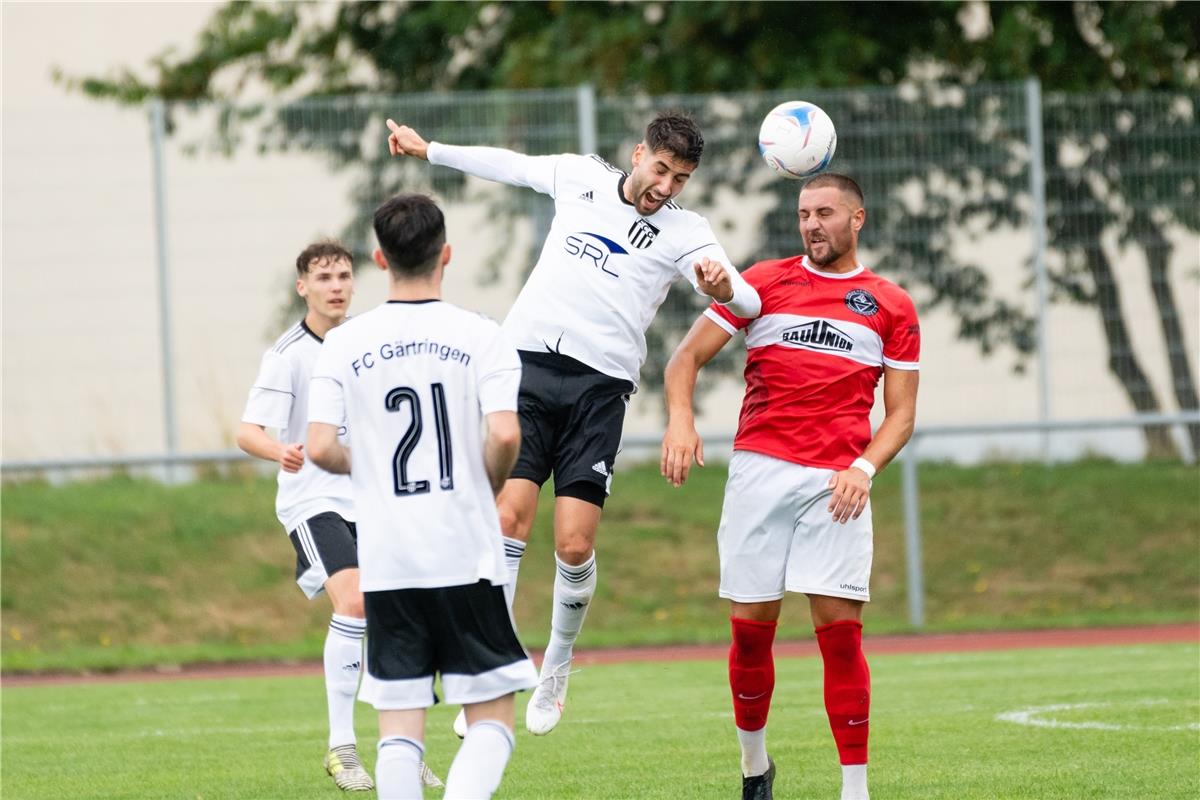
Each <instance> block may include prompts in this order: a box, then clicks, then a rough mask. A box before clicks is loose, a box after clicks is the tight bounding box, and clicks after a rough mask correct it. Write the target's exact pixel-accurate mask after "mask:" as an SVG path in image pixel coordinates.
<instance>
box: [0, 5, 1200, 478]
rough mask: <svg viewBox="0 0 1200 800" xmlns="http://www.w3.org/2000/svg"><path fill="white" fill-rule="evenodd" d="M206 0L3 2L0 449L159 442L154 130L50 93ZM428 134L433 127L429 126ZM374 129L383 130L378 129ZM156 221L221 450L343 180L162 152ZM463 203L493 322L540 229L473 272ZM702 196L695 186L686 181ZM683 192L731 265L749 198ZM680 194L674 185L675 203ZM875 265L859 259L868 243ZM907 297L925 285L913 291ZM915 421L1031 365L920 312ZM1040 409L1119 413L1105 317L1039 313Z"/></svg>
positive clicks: (1193, 262)
mask: <svg viewBox="0 0 1200 800" xmlns="http://www.w3.org/2000/svg"><path fill="white" fill-rule="evenodd" d="M212 10H213V6H210V5H204V4H188V3H178V4H166V3H162V4H33V3H29V4H11V3H6V4H4V5H3V6H2V15H3V16H2V32H3V417H2V422H3V438H2V448H3V459H4V460H5V461H14V460H25V459H51V458H69V457H75V456H91V455H107V454H141V453H158V452H162V451H163V449H164V446H165V437H164V421H163V410H162V409H163V401H162V372H161V363H160V350H159V318H158V311H159V306H158V278H157V266H156V255H155V225H154V215H153V208H154V205H153V203H154V199H153V192H152V189H153V176H152V171H151V165H152V160H151V150H150V135H149V127H148V123H147V115H146V112H145V111H143V110H130V109H116V108H113V107H111V106H109V105H102V104H98V103H94V102H90V101H87V100H84V99H82V98H80V97H79V96H77V95H71V94H67V93H65V92H64V91H63V90H62V89H60V88H59V87H56V86H55V85H53V83H52V81H51V79H50V71H51V68H52V67H53V66H56V65H57V66H60V67H62V68H63V69H64V70H65V71H66V72H68V73H73V74H85V73H87V74H90V73H96V72H102V71H106V70H108V69H109V68H111V67H113V66H115V65H118V64H142V63H145V62H146V60H147V59H148V58H149V57H151V56H152V55H154V54H156V53H158V52H160V51H162V50H163V49H164V48H165V47H167V46H175V47H178V48H180V49H183V50H186V49H187V47H188V46H189V44H190V42H191V41H192V39H193V38H194V36H195V33H196V32H197V31H198V30H199V28H200V26H201V25H202V23H203V22H204V21H205V20H206V19H207V17H208V16H209V14H210V13H211V12H212ZM431 133H432V132H431ZM383 137H384V134H383V132H380V141H381V144H382V141H383ZM166 174H167V187H168V198H167V200H168V234H169V251H168V253H169V261H170V280H171V295H170V298H171V308H172V316H171V321H172V330H173V335H174V351H173V352H174V363H175V374H176V403H177V415H178V421H179V447H180V449H181V450H183V451H201V450H204V451H208V450H223V449H227V448H231V447H232V446H233V431H234V428H235V426H236V423H237V421H238V419H239V418H240V414H241V410H242V405H243V403H244V400H245V393H246V389H247V387H248V385H249V383H250V381H251V380H252V378H253V377H254V374H255V370H256V368H257V365H258V360H259V357H260V355H261V353H262V350H263V349H264V348H265V347H266V346H267V345H268V344H269V343H270V341H271V340H273V339H274V337H275V335H276V334H277V333H278V331H279V330H280V329H281V326H282V325H284V324H285V323H284V322H283V320H282V319H281V317H280V316H279V309H280V307H281V304H282V302H283V299H284V297H285V293H286V292H287V291H288V289H287V287H288V286H289V285H290V284H291V283H292V281H293V269H292V261H293V259H294V257H295V254H296V253H297V252H298V251H299V250H300V249H301V248H302V247H303V246H304V244H305V243H307V242H308V241H310V240H312V239H313V238H316V237H318V236H322V235H330V234H334V233H336V232H337V230H338V229H339V228H340V227H341V225H342V224H343V223H344V221H345V220H346V219H347V218H348V216H349V214H350V213H351V206H350V203H349V202H348V200H347V198H348V196H349V188H350V180H351V179H350V178H349V177H347V176H344V175H343V176H338V175H336V174H333V173H332V172H331V171H330V170H329V169H328V168H327V165H326V164H325V163H324V162H322V161H321V160H320V159H319V158H317V157H312V156H303V155H289V156H283V155H271V156H268V157H266V158H253V159H249V158H239V159H236V160H229V159H224V158H220V157H217V156H211V155H201V156H198V157H194V158H189V157H184V155H183V154H182V153H181V152H180V151H179V148H178V146H177V144H172V145H171V147H169V148H168V151H167V166H166ZM470 188H471V190H470V192H469V193H468V194H469V196H470V197H473V198H476V199H475V200H474V201H473V202H462V203H455V204H453V205H450V206H449V207H448V209H447V221H448V225H449V233H450V236H451V239H452V241H453V243H454V245H455V259H454V262H453V263H452V265H451V269H450V270H449V272H448V274H447V284H446V292H445V293H446V297H447V299H450V300H452V301H454V302H457V303H459V304H461V305H465V306H469V307H473V308H477V309H479V310H482V311H484V312H486V313H489V314H491V315H493V316H495V317H497V318H502V317H503V316H504V313H505V312H506V310H507V308H508V307H509V305H510V304H511V302H512V299H513V298H514V297H515V295H516V292H517V290H518V289H519V281H520V276H521V275H522V274H523V273H524V270H525V268H526V266H527V265H526V264H524V263H522V262H523V260H524V254H525V253H526V252H528V245H529V244H530V243H531V239H532V237H533V235H534V233H533V231H532V226H531V225H530V224H528V223H523V224H522V225H521V226H520V227H519V228H518V229H517V230H516V231H515V232H513V235H514V237H515V243H516V245H517V246H515V247H513V248H512V249H511V250H510V251H509V253H510V255H509V256H508V257H507V259H506V261H505V263H502V264H500V265H499V272H500V275H501V276H502V277H501V280H500V282H499V283H497V284H488V285H484V284H483V282H482V281H481V279H480V274H481V272H482V270H481V269H480V265H482V264H483V263H484V262H485V260H486V259H487V257H488V256H489V255H490V253H491V247H490V241H491V240H492V239H494V237H495V236H499V235H505V234H504V232H502V231H499V230H496V229H495V223H494V222H493V221H492V220H491V219H490V217H489V215H488V211H487V204H486V202H484V201H483V199H482V198H483V197H484V196H485V195H486V193H487V191H488V189H487V187H486V185H482V184H480V185H474V184H473V185H472V186H471V187H470ZM696 195H698V193H696ZM718 198H719V199H718V201H717V205H716V206H715V207H713V208H697V210H699V211H702V212H704V213H706V214H708V215H709V216H710V218H712V219H713V221H714V227H715V228H717V229H718V230H721V227H720V225H719V223H720V221H721V220H722V219H729V220H731V221H733V222H735V223H737V224H738V225H739V226H740V227H735V229H734V230H733V231H732V232H730V233H728V234H723V240H724V243H725V246H726V248H727V250H728V251H729V252H730V253H731V255H732V256H733V257H734V258H735V260H737V261H738V263H739V265H740V266H746V265H748V264H749V263H751V262H752V261H753V259H754V252H753V250H754V247H755V242H756V231H755V230H754V229H753V227H752V223H749V224H748V223H746V222H744V220H747V219H750V220H752V219H753V214H747V213H746V212H747V209H748V208H749V209H752V207H753V204H754V200H753V198H737V197H732V196H729V195H728V194H724V195H723V194H720V193H718ZM687 199H688V198H687V195H685V196H684V198H683V200H684V202H685V204H686V202H687ZM1172 237H1173V240H1174V242H1175V244H1176V257H1177V264H1176V268H1175V269H1174V270H1173V276H1174V280H1175V283H1176V285H1175V289H1176V298H1177V300H1178V301H1179V303H1180V311H1181V313H1182V315H1183V324H1184V329H1185V332H1186V339H1187V344H1188V347H1189V357H1190V359H1191V362H1192V364H1193V365H1195V364H1196V362H1197V348H1198V347H1200V291H1198V283H1197V280H1198V277H1197V276H1198V269H1197V265H1198V264H1200V243H1198V242H1197V239H1196V237H1195V236H1192V235H1187V234H1184V233H1182V232H1172ZM963 246H964V247H970V248H974V250H973V251H974V252H976V253H977V254H978V255H979V257H980V259H981V260H982V261H983V263H984V264H985V265H986V266H987V267H988V268H989V270H990V275H991V277H992V279H993V280H994V281H995V282H996V283H997V285H998V287H1000V290H1001V291H1002V292H1004V293H1005V295H1006V296H1010V297H1014V298H1017V297H1028V296H1029V293H1028V290H1027V289H1026V288H1025V287H1024V284H1023V282H1024V281H1025V280H1026V279H1027V271H1026V270H1025V269H1024V267H1023V266H1022V261H1023V259H1024V258H1025V256H1026V254H1027V253H1028V252H1029V251H1030V247H1031V240H1030V236H1029V234H1028V233H1027V232H1015V231H1009V232H1006V233H1005V232H1001V233H997V234H993V235H989V236H986V237H984V238H982V239H980V240H977V241H974V242H968V241H965V240H964V242H963ZM1112 252H1113V253H1114V254H1116V256H1117V259H1116V263H1117V265H1118V268H1119V269H1120V271H1121V272H1122V274H1123V275H1124V276H1126V277H1127V278H1128V280H1127V281H1125V282H1124V283H1123V293H1124V294H1123V303H1124V307H1125V310H1126V316H1127V319H1128V320H1130V322H1131V326H1132V328H1133V331H1134V336H1135V347H1136V348H1137V351H1138V354H1139V356H1141V358H1142V363H1143V365H1144V366H1145V368H1146V369H1147V370H1148V371H1149V373H1150V376H1151V379H1152V381H1153V383H1154V385H1155V388H1156V389H1157V391H1158V394H1159V397H1160V398H1162V399H1163V401H1164V402H1165V403H1166V404H1167V408H1168V410H1170V409H1173V408H1174V405H1173V402H1174V401H1173V397H1172V394H1171V392H1170V391H1169V374H1168V373H1167V368H1166V359H1165V356H1164V354H1163V346H1162V341H1161V336H1160V333H1159V328H1158V323H1157V312H1156V310H1155V307H1154V304H1153V299H1152V297H1151V295H1150V291H1149V283H1148V280H1147V278H1146V264H1145V262H1144V259H1143V258H1142V256H1141V254H1140V252H1139V251H1137V250H1129V251H1121V250H1120V249H1119V248H1118V247H1117V245H1116V243H1115V242H1114V243H1112ZM864 260H866V261H867V263H871V262H870V254H869V253H867V254H865V256H864ZM384 291H385V285H384V281H383V279H382V275H381V274H380V273H377V272H376V271H374V270H373V269H371V268H370V267H367V268H365V269H364V270H363V271H362V273H361V277H360V280H359V286H358V293H357V298H356V300H355V303H354V305H355V307H356V308H358V309H365V308H368V307H370V306H371V305H373V304H375V303H377V302H379V301H380V300H381V299H382V298H383V295H384ZM918 299H920V298H919V296H918ZM922 329H923V336H924V353H923V357H922V375H921V399H920V410H919V420H920V422H921V423H923V424H925V425H930V424H941V423H971V422H981V421H985V422H999V421H1005V420H1029V419H1035V418H1036V417H1037V413H1038V400H1037V397H1038V395H1037V386H1036V370H1035V369H1034V365H1033V364H1032V362H1031V363H1030V365H1029V369H1028V370H1027V371H1026V373H1025V374H1024V375H1017V374H1014V372H1013V371H1012V369H1011V364H1012V361H1013V358H1012V356H1011V355H1009V354H1003V353H1002V354H1000V355H997V356H995V357H992V358H983V357H981V356H980V354H979V352H978V349H977V348H976V346H975V345H973V344H970V343H965V342H962V341H960V340H959V339H958V338H957V323H956V322H955V321H954V320H953V319H952V318H951V317H950V315H948V314H944V313H937V314H927V315H926V316H925V317H924V318H923V320H922ZM1049 332H1050V337H1051V341H1052V350H1051V362H1050V366H1051V370H1052V372H1051V383H1052V385H1051V395H1052V398H1053V400H1052V402H1053V408H1052V411H1053V415H1054V416H1056V417H1063V418H1074V417H1093V416H1104V417H1107V416H1121V415H1125V414H1128V413H1130V411H1131V408H1130V407H1129V404H1128V403H1127V401H1126V400H1125V397H1124V394H1123V393H1122V392H1121V391H1120V387H1119V386H1118V384H1117V383H1116V381H1115V380H1114V379H1113V378H1112V377H1111V376H1110V375H1109V373H1108V371H1107V368H1106V364H1105V359H1106V353H1105V347H1104V340H1103V336H1102V332H1101V330H1100V326H1099V320H1098V318H1097V315H1096V313H1095V312H1094V311H1093V310H1091V309H1085V308H1071V307H1065V306H1054V307H1052V308H1051V311H1050V315H1049ZM740 399H741V384H740V381H739V380H727V381H724V382H722V383H721V384H720V385H719V386H717V387H715V388H714V390H713V391H712V393H711V394H710V395H708V397H707V399H706V402H705V408H706V410H707V413H706V415H705V416H704V417H703V418H702V419H701V420H700V424H699V427H700V429H701V431H702V432H709V433H713V434H726V435H728V434H731V433H732V431H733V429H734V427H735V425H736V419H737V413H738V408H739V405H740ZM661 427H662V418H661V399H660V398H658V397H657V396H652V395H649V394H642V395H638V396H636V397H635V399H634V402H633V404H632V407H631V410H630V415H629V419H628V422H627V425H626V431H627V436H628V437H629V438H631V439H632V438H635V437H655V436H657V435H658V434H660V432H661ZM1055 442H1056V445H1055V446H1056V448H1057V449H1059V450H1060V451H1061V452H1063V454H1070V453H1077V452H1079V451H1080V450H1081V449H1085V448H1092V449H1094V450H1097V451H1101V452H1112V453H1113V454H1115V455H1121V456H1125V457H1136V456H1137V455H1138V454H1139V453H1140V447H1141V442H1140V437H1139V436H1138V435H1137V433H1136V432H1133V431H1130V432H1125V433H1113V432H1108V431H1105V432H1098V433H1092V434H1090V435H1089V434H1072V435H1070V436H1067V435H1063V436H1059V437H1056V439H1055ZM1035 445H1036V437H1005V438H1001V439H995V438H992V439H986V438H984V439H981V438H978V437H972V438H970V439H963V440H954V441H942V442H931V443H930V444H929V446H928V449H927V450H926V451H925V452H928V453H931V454H935V455H946V456H952V457H961V458H977V457H980V456H982V455H986V454H989V453H998V454H1028V453H1029V452H1030V448H1031V447H1033V446H1035Z"/></svg>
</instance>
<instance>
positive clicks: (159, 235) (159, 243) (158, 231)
mask: <svg viewBox="0 0 1200 800" xmlns="http://www.w3.org/2000/svg"><path fill="white" fill-rule="evenodd" d="M166 138H167V114H166V104H165V103H164V102H163V100H162V98H156V99H154V100H152V101H151V102H150V144H151V148H150V149H151V152H152V154H153V158H154V234H155V244H156V248H155V251H156V255H157V261H158V321H159V342H160V347H161V352H162V381H163V424H164V426H165V428H166V443H167V455H168V456H174V455H175V454H176V451H177V450H178V444H179V443H178V432H177V427H176V420H175V365H174V361H173V359H172V347H171V281H170V270H169V263H168V260H167V183H166V173H165V162H164V158H163V143H164V142H165V141H166ZM166 479H167V482H169V483H170V482H174V480H175V466H174V464H172V463H168V465H167V468H166Z"/></svg>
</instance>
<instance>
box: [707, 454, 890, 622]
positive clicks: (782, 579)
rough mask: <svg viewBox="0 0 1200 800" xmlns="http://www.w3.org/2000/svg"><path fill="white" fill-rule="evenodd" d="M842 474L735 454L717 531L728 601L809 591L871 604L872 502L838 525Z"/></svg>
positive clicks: (776, 597)
mask: <svg viewBox="0 0 1200 800" xmlns="http://www.w3.org/2000/svg"><path fill="white" fill-rule="evenodd" d="M833 475H834V470H831V469H818V468H816V467H805V466H801V465H800V464H793V463H791V462H789V461H783V460H780V459H778V458H772V457H771V456H765V455H762V454H761V453H752V452H749V451H745V450H738V451H735V452H734V454H733V458H732V459H730V461H729V480H728V481H727V482H726V484H725V505H724V507H723V508H722V510H721V527H720V529H719V530H718V531H717V550H718V552H719V553H720V557H721V589H720V595H721V597H725V598H728V599H730V600H733V601H735V602H738V603H761V602H766V601H768V600H779V599H781V598H782V597H783V595H784V592H785V591H788V592H804V593H805V594H819V595H826V596H829V597H845V598H848V599H851V600H862V601H867V600H870V599H871V592H870V579H871V555H872V552H873V546H872V541H871V538H872V530H871V503H870V501H867V507H866V508H865V509H864V510H863V512H862V515H861V516H859V518H858V519H851V520H848V521H847V522H846V523H845V524H844V525H843V524H839V523H837V522H834V520H833V514H831V513H830V512H829V511H828V510H827V508H828V506H829V496H830V494H831V492H830V489H829V479H830V478H831V477H833Z"/></svg>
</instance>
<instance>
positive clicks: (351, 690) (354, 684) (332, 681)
mask: <svg viewBox="0 0 1200 800" xmlns="http://www.w3.org/2000/svg"><path fill="white" fill-rule="evenodd" d="M366 631H367V621H366V620H365V619H358V618H357V617H346V616H343V615H341V614H334V615H333V616H332V618H331V619H330V620H329V633H328V634H326V636H325V698H326V700H327V701H328V702H329V747H330V748H334V747H337V746H338V745H342V744H354V742H355V737H354V696H355V694H356V693H357V692H358V679H359V676H360V675H361V674H362V664H363V646H362V645H363V635H364V634H365V633H366Z"/></svg>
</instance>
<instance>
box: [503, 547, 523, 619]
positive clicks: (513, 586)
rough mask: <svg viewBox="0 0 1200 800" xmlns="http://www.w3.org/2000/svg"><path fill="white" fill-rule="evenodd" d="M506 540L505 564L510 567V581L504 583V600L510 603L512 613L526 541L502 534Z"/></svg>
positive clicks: (509, 607) (509, 609)
mask: <svg viewBox="0 0 1200 800" xmlns="http://www.w3.org/2000/svg"><path fill="white" fill-rule="evenodd" d="M500 540H501V541H502V542H504V566H506V567H508V583H506V584H504V600H505V602H507V603H508V613H509V615H512V610H513V598H514V597H516V594H517V573H518V572H520V571H521V556H523V555H525V542H522V541H521V540H520V539H510V538H509V537H507V536H501V537H500Z"/></svg>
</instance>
